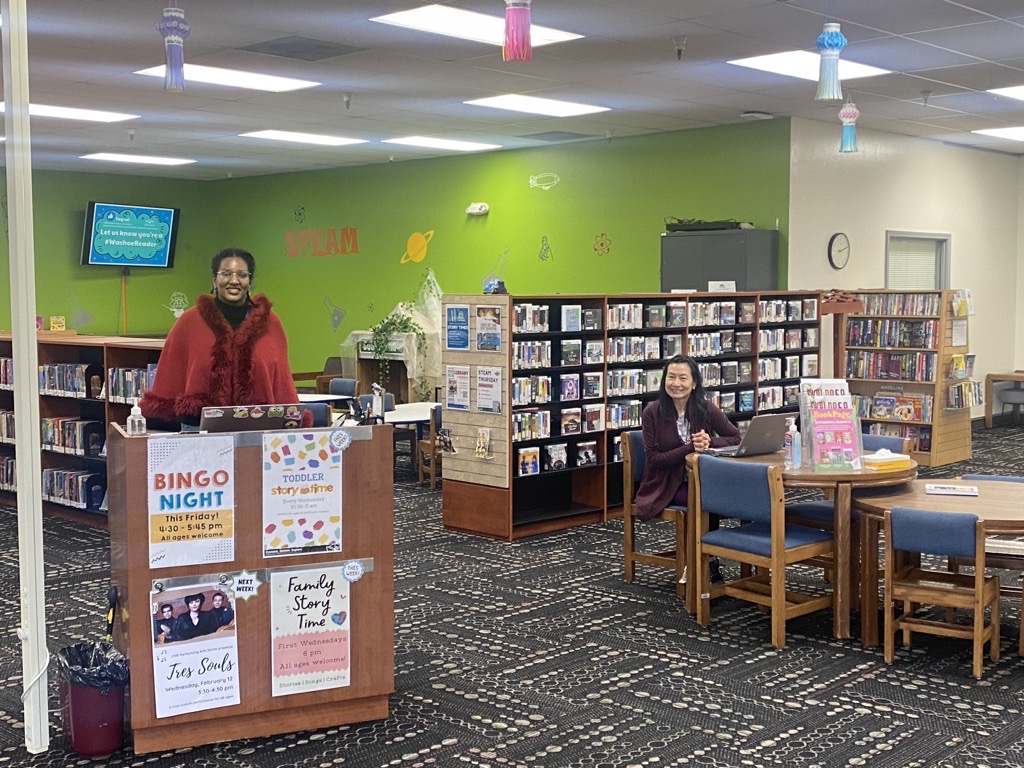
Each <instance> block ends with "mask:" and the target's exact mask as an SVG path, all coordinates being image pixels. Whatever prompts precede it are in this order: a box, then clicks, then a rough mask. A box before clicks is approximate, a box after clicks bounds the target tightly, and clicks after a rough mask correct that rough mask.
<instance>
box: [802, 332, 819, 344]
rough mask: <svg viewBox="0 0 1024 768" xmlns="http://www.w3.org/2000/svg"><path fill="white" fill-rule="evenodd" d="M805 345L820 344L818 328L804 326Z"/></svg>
mask: <svg viewBox="0 0 1024 768" xmlns="http://www.w3.org/2000/svg"><path fill="white" fill-rule="evenodd" d="M803 337H804V338H803V346H804V347H816V346H818V329H817V328H804V331H803Z"/></svg>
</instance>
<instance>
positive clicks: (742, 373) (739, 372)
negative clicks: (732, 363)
mask: <svg viewBox="0 0 1024 768" xmlns="http://www.w3.org/2000/svg"><path fill="white" fill-rule="evenodd" d="M753 376H754V363H753V361H751V360H740V361H739V363H738V364H737V366H736V383H737V384H749V383H750V382H752V381H753Z"/></svg>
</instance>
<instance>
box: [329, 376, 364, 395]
mask: <svg viewBox="0 0 1024 768" xmlns="http://www.w3.org/2000/svg"><path fill="white" fill-rule="evenodd" d="M328 393H329V394H332V395H337V396H338V397H355V396H356V395H357V394H358V393H359V379H346V378H342V377H335V378H333V379H331V382H330V385H329V386H328Z"/></svg>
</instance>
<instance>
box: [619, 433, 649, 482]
mask: <svg viewBox="0 0 1024 768" xmlns="http://www.w3.org/2000/svg"><path fill="white" fill-rule="evenodd" d="M646 463H647V454H645V453H644V433H643V431H642V430H639V429H634V430H630V431H629V432H624V433H623V435H622V465H623V466H622V468H623V471H624V472H626V473H627V475H628V476H629V478H630V479H631V480H632V481H633V484H634V485H637V484H638V483H639V482H640V480H641V479H643V476H644V465H645V464H646ZM624 477H625V475H624Z"/></svg>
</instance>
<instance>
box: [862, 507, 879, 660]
mask: <svg viewBox="0 0 1024 768" xmlns="http://www.w3.org/2000/svg"><path fill="white" fill-rule="evenodd" d="M860 525H861V539H860V544H861V560H860V574H861V582H860V641H861V643H862V644H863V645H864V647H865V648H871V647H874V646H876V645H878V531H879V524H878V520H876V519H875V518H872V517H868V516H867V515H866V514H864V513H861V516H860Z"/></svg>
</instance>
